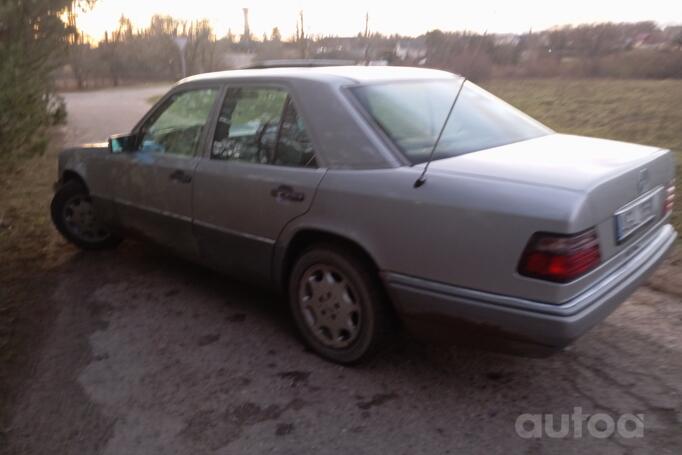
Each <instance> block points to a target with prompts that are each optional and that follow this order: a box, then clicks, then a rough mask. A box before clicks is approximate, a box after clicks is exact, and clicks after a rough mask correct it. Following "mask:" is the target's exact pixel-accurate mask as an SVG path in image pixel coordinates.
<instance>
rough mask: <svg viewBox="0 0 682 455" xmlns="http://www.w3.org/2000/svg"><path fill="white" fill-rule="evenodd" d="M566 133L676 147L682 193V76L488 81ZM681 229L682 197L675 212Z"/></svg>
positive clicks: (513, 101) (495, 89) (497, 91)
mask: <svg viewBox="0 0 682 455" xmlns="http://www.w3.org/2000/svg"><path fill="white" fill-rule="evenodd" d="M483 85H484V86H485V88H486V89H488V90H490V91H491V92H492V93H494V94H495V95H497V96H499V97H500V98H503V99H504V100H506V101H508V102H510V103H511V104H513V105H514V106H516V107H518V108H519V109H521V110H522V111H524V112H526V113H528V114H529V115H531V116H533V117H535V118H536V119H538V120H540V121H541V122H543V123H545V124H546V125H548V126H549V127H551V128H553V129H555V130H556V131H559V132H562V133H572V134H581V135H585V136H595V137H604V138H609V139H617V140H621V141H628V142H635V143H640V144H647V145H655V146H659V147H665V148H669V149H671V150H674V151H675V152H676V155H677V163H678V164H677V176H678V177H677V182H678V184H677V193H678V194H677V200H678V201H680V200H681V199H680V198H682V189H681V188H682V81H681V80H669V81H649V80H646V81H637V80H634V81H633V80H589V79H588V80H564V79H533V80H499V81H490V82H488V83H485V84H483ZM673 222H674V224H675V225H676V227H677V229H678V231H681V230H682V203H678V204H677V206H676V209H675V213H674V214H673Z"/></svg>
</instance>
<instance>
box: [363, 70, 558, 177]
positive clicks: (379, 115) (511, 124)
mask: <svg viewBox="0 0 682 455" xmlns="http://www.w3.org/2000/svg"><path fill="white" fill-rule="evenodd" d="M461 83H462V80H461V79H452V80H433V81H418V82H391V83H380V84H371V85H364V86H358V87H353V88H352V89H351V90H352V92H353V94H354V95H355V97H356V98H357V99H358V100H359V101H360V104H361V105H362V106H363V108H364V109H365V110H366V111H367V112H368V113H369V115H370V116H371V117H372V118H373V119H374V121H375V122H376V123H377V124H378V125H379V127H380V128H381V129H382V130H383V131H384V132H385V133H386V134H387V135H388V136H389V137H390V138H391V140H392V141H393V142H394V143H395V144H396V145H397V146H398V148H400V150H401V151H402V152H403V153H404V154H405V155H406V156H407V158H408V160H410V162H412V163H413V164H416V163H421V162H424V161H426V160H428V158H429V154H430V153H431V149H432V148H433V145H434V143H435V142H436V138H437V137H438V133H439V132H440V130H441V128H442V126H443V122H444V121H445V118H446V117H447V114H448V111H449V110H450V106H451V105H452V102H453V101H454V99H455V96H456V95H457V91H458V90H459V87H460V84H461ZM549 133H551V130H550V129H549V128H547V127H545V126H543V125H542V124H541V123H539V122H537V121H535V120H533V119H532V118H530V117H528V116H527V115H525V114H524V113H523V112H521V111H519V110H518V109H515V108H514V107H512V106H510V105H509V104H507V103H505V102H504V101H502V100H500V99H499V98H497V97H495V96H493V95H491V94H490V93H488V92H486V91H485V90H483V89H481V88H480V87H478V86H476V85H475V84H473V83H471V82H468V81H467V82H465V83H464V86H463V87H462V91H461V93H460V95H459V98H458V100H457V104H456V105H455V107H454V109H453V111H452V114H451V116H450V119H449V120H448V124H447V126H446V127H445V130H444V131H443V136H442V137H441V140H440V143H439V144H438V148H437V149H436V151H435V153H434V159H441V158H448V157H452V156H457V155H462V154H464V153H470V152H475V151H478V150H484V149H488V148H491V147H497V146H500V145H506V144H511V143H512V142H519V141H523V140H526V139H532V138H535V137H539V136H544V135H546V134H549Z"/></svg>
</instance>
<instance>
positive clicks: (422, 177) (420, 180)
mask: <svg viewBox="0 0 682 455" xmlns="http://www.w3.org/2000/svg"><path fill="white" fill-rule="evenodd" d="M466 81H467V78H466V77H462V83H461V84H459V88H458V89H457V94H456V95H455V99H454V100H453V101H452V104H451V105H450V110H449V111H448V115H447V116H446V117H445V121H444V122H443V126H442V127H441V128H440V132H439V133H438V137H437V138H436V142H434V143H433V147H432V148H431V153H429V159H428V160H427V161H426V165H425V166H424V170H423V171H422V173H421V175H420V176H419V178H418V179H417V180H415V182H414V187H415V188H419V187H420V186H422V185H423V184H424V183H426V171H428V170H429V164H431V161H432V160H433V154H434V153H435V152H436V149H437V148H438V144H439V143H440V138H441V137H442V136H443V132H444V131H445V127H446V126H447V125H448V122H449V121H450V116H451V115H452V111H453V110H454V109H455V104H457V100H458V99H459V94H460V93H462V88H463V87H464V83H465V82H466Z"/></svg>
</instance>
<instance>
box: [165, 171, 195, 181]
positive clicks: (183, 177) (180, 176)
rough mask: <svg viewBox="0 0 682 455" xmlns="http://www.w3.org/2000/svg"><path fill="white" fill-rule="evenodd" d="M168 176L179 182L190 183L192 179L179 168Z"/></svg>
mask: <svg viewBox="0 0 682 455" xmlns="http://www.w3.org/2000/svg"><path fill="white" fill-rule="evenodd" d="M169 177H170V179H171V180H175V181H176V182H179V183H190V182H191V181H192V176H191V175H189V174H186V173H185V171H183V170H181V169H176V170H174V171H173V172H172V173H171V175H170V176H169Z"/></svg>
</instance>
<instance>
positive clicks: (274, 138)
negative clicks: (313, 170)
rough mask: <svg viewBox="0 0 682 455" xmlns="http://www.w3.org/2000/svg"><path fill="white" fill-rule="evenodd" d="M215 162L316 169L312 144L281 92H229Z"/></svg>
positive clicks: (216, 140) (222, 111) (215, 143)
mask: <svg viewBox="0 0 682 455" xmlns="http://www.w3.org/2000/svg"><path fill="white" fill-rule="evenodd" d="M211 158H212V159H217V160H237V161H245V162H249V163H259V164H274V165H280V166H298V167H315V166H316V161H315V154H314V151H313V147H312V144H311V142H310V139H309V137H308V134H307V132H306V129H305V126H304V125H303V121H302V119H301V118H300V117H299V115H298V113H297V112H296V108H295V107H294V104H293V102H292V101H291V98H290V97H289V95H288V94H287V92H286V91H285V90H283V89H280V88H270V87H268V88H258V87H256V88H254V87H244V88H233V89H230V90H228V93H227V95H226V96H225V100H224V101H223V104H222V107H221V109H220V114H219V116H218V123H217V125H216V130H215V134H214V137H213V143H212V147H211Z"/></svg>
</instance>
